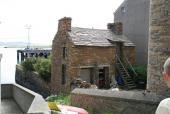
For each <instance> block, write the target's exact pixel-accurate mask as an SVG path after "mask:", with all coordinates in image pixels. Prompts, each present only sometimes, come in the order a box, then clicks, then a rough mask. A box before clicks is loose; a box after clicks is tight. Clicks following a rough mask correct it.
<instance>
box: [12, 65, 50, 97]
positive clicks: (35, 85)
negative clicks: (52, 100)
mask: <svg viewBox="0 0 170 114" xmlns="http://www.w3.org/2000/svg"><path fill="white" fill-rule="evenodd" d="M15 81H16V83H18V84H20V85H22V86H24V87H26V88H28V89H30V90H32V91H34V92H37V93H39V94H41V95H42V96H43V97H47V96H49V95H50V83H47V82H45V81H44V80H43V79H41V77H40V76H39V75H38V73H36V72H24V71H23V68H22V66H20V65H16V72H15Z"/></svg>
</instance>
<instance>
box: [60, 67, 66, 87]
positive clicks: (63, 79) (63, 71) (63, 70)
mask: <svg viewBox="0 0 170 114" xmlns="http://www.w3.org/2000/svg"><path fill="white" fill-rule="evenodd" d="M61 73H62V75H61V79H62V82H61V83H62V84H63V85H64V84H65V83H66V65H65V64H62V71H61Z"/></svg>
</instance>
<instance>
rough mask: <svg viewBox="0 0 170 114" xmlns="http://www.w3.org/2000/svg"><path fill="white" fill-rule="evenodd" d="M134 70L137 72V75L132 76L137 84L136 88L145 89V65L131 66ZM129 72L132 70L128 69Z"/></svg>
mask: <svg viewBox="0 0 170 114" xmlns="http://www.w3.org/2000/svg"><path fill="white" fill-rule="evenodd" d="M133 68H134V70H135V72H136V73H137V77H135V76H134V78H133V79H134V81H135V83H136V84H137V86H138V88H141V89H145V87H146V82H147V66H146V65H142V66H133ZM129 72H130V74H131V72H132V70H131V69H129Z"/></svg>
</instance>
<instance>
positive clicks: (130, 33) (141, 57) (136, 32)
mask: <svg viewBox="0 0 170 114" xmlns="http://www.w3.org/2000/svg"><path fill="white" fill-rule="evenodd" d="M149 10H150V0H124V2H123V3H122V4H121V5H120V6H119V8H118V9H117V10H116V11H115V12H114V22H121V23H122V24H123V35H125V36H126V37H127V38H128V39H129V40H131V41H132V42H133V43H134V44H135V45H136V63H137V64H138V65H146V64H147V61H148V37H149Z"/></svg>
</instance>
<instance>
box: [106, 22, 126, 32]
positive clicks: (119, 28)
mask: <svg viewBox="0 0 170 114" xmlns="http://www.w3.org/2000/svg"><path fill="white" fill-rule="evenodd" d="M107 29H110V30H111V31H113V32H114V33H115V34H116V35H122V34H123V25H122V23H121V22H116V23H108V24H107Z"/></svg>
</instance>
